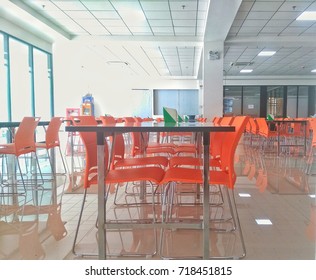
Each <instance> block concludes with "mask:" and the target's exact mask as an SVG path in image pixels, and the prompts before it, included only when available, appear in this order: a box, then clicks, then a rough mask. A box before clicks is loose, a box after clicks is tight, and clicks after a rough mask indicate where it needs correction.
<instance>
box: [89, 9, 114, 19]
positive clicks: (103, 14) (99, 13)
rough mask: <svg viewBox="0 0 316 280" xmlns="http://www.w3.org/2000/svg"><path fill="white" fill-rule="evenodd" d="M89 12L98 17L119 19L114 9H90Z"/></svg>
mask: <svg viewBox="0 0 316 280" xmlns="http://www.w3.org/2000/svg"><path fill="white" fill-rule="evenodd" d="M91 13H92V14H93V15H94V16H95V17H96V18H98V19H120V16H119V15H118V13H117V12H116V11H114V10H113V11H91Z"/></svg>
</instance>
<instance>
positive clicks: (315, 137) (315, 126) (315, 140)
mask: <svg viewBox="0 0 316 280" xmlns="http://www.w3.org/2000/svg"><path fill="white" fill-rule="evenodd" d="M309 126H310V129H311V131H312V139H311V143H310V147H309V152H308V155H307V161H306V163H307V167H306V173H307V174H312V172H311V171H312V166H313V162H314V160H315V158H314V157H315V150H316V118H310V119H309Z"/></svg>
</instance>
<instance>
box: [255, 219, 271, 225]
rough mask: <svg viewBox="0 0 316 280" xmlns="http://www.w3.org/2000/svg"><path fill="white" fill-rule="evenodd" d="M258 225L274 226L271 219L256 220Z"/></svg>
mask: <svg viewBox="0 0 316 280" xmlns="http://www.w3.org/2000/svg"><path fill="white" fill-rule="evenodd" d="M256 223H257V224H258V225H272V222H271V220H269V219H256Z"/></svg>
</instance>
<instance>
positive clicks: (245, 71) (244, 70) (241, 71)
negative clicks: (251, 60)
mask: <svg viewBox="0 0 316 280" xmlns="http://www.w3.org/2000/svg"><path fill="white" fill-rule="evenodd" d="M252 71H253V69H242V70H240V73H251V72H252Z"/></svg>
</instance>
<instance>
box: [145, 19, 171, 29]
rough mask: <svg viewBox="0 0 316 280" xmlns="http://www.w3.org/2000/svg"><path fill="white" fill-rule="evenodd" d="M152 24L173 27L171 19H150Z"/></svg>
mask: <svg viewBox="0 0 316 280" xmlns="http://www.w3.org/2000/svg"><path fill="white" fill-rule="evenodd" d="M148 22H149V25H150V26H169V27H172V21H171V20H170V19H151V20H148Z"/></svg>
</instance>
